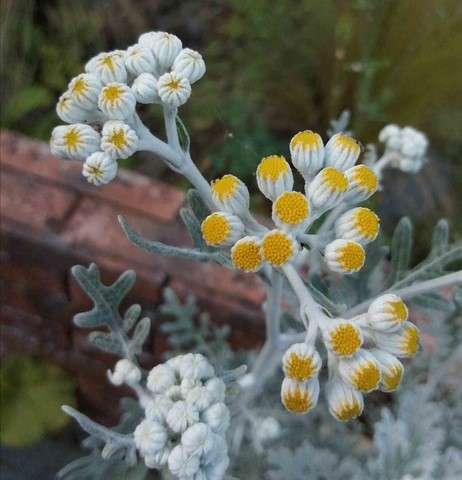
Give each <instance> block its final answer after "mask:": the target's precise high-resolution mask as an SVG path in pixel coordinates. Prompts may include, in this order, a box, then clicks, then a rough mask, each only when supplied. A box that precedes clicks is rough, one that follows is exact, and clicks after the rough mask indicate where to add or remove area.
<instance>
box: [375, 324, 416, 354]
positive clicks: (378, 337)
mask: <svg viewBox="0 0 462 480" xmlns="http://www.w3.org/2000/svg"><path fill="white" fill-rule="evenodd" d="M372 339H373V340H374V342H375V344H376V345H377V347H378V348H380V349H381V350H385V351H386V352H388V353H391V354H392V355H395V357H399V358H410V357H413V356H414V355H415V354H416V353H417V351H418V349H419V329H418V328H417V327H416V326H415V325H414V324H413V323H411V322H403V325H402V327H400V328H399V329H398V330H395V331H392V332H376V331H373V332H372Z"/></svg>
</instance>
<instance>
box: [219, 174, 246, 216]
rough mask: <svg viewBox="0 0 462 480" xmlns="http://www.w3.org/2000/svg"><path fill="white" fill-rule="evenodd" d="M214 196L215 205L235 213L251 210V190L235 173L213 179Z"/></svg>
mask: <svg viewBox="0 0 462 480" xmlns="http://www.w3.org/2000/svg"><path fill="white" fill-rule="evenodd" d="M211 187H212V198H213V201H214V203H215V205H216V206H217V207H218V208H219V209H220V210H224V211H225V212H229V213H234V214H235V215H241V214H245V213H246V212H248V211H249V199H250V196H249V190H248V188H247V186H246V185H245V183H244V182H242V181H241V180H239V178H237V177H235V176H234V175H224V176H223V177H221V178H219V179H217V180H214V181H212V183H211Z"/></svg>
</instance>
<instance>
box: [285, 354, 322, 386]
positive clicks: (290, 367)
mask: <svg viewBox="0 0 462 480" xmlns="http://www.w3.org/2000/svg"><path fill="white" fill-rule="evenodd" d="M284 371H285V374H286V375H287V376H288V377H291V378H294V379H295V380H298V381H299V382H304V381H306V380H309V379H310V378H312V377H313V375H314V374H315V372H316V364H315V363H314V361H313V357H304V358H303V357H299V356H298V355H297V354H295V353H291V354H290V357H289V360H288V361H287V363H286V365H285V369H284Z"/></svg>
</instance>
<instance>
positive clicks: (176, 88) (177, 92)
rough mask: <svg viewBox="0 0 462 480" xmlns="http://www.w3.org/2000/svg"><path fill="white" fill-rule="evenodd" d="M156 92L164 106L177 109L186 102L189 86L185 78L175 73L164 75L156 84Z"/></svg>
mask: <svg viewBox="0 0 462 480" xmlns="http://www.w3.org/2000/svg"><path fill="white" fill-rule="evenodd" d="M157 91H158V93H159V97H160V99H161V101H162V103H163V104H164V105H168V106H169V107H173V108H177V107H179V106H180V105H183V104H184V103H186V102H187V101H188V99H189V97H190V95H191V84H190V83H189V80H188V79H187V78H186V77H183V76H182V75H180V74H178V73H176V72H171V73H164V74H163V75H162V76H161V77H159V80H158V82H157Z"/></svg>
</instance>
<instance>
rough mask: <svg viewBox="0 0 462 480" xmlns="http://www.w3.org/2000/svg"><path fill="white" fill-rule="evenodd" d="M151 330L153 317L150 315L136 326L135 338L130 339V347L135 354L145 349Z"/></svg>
mask: <svg viewBox="0 0 462 480" xmlns="http://www.w3.org/2000/svg"><path fill="white" fill-rule="evenodd" d="M150 331H151V319H149V318H148V317H144V318H142V319H141V320H140V321H139V322H138V323H137V324H136V327H135V331H134V332H133V338H132V340H131V341H130V349H131V350H132V352H133V353H134V354H139V353H141V352H142V351H143V344H144V342H145V341H146V338H148V335H149V332H150Z"/></svg>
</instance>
